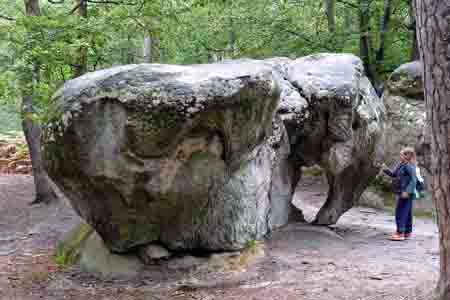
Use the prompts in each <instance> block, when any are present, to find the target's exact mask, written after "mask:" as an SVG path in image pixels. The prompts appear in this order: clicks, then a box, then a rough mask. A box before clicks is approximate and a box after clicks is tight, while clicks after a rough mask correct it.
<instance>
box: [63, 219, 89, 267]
mask: <svg viewBox="0 0 450 300" xmlns="http://www.w3.org/2000/svg"><path fill="white" fill-rule="evenodd" d="M93 231H94V230H93V229H92V227H91V226H90V225H88V224H86V223H83V224H80V225H78V226H77V227H76V228H75V229H73V230H72V231H71V232H70V233H69V234H68V236H67V237H66V238H65V239H64V240H63V241H62V242H60V244H59V245H58V247H57V249H56V254H55V262H56V263H57V264H58V265H59V266H61V267H67V266H71V265H73V264H75V263H76V262H77V261H78V259H79V258H80V254H81V249H82V248H83V246H84V243H85V241H86V240H87V238H88V237H89V236H90V235H91V234H92V233H93Z"/></svg>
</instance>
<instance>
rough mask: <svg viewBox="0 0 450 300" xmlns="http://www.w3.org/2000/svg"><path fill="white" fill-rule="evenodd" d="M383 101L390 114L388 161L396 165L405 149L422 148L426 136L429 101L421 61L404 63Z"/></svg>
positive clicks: (392, 75) (387, 136)
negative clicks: (427, 103)
mask: <svg viewBox="0 0 450 300" xmlns="http://www.w3.org/2000/svg"><path fill="white" fill-rule="evenodd" d="M383 101H384V104H385V106H386V112H387V119H386V146H385V148H386V161H387V163H388V164H390V165H393V164H394V163H395V162H396V161H398V159H399V153H400V150H401V149H402V148H404V147H407V146H410V147H414V146H416V145H418V144H419V142H420V140H421V139H422V137H424V136H425V135H424V130H425V123H426V120H425V101H424V93H423V82H422V66H421V63H420V62H418V61H415V62H411V63H407V64H404V65H402V66H400V67H399V68H398V69H396V70H395V71H394V72H393V73H392V74H391V76H390V77H389V79H388V80H387V82H386V84H385V91H384V93H383ZM422 144H423V143H422ZM422 156H423V155H422ZM423 158H425V157H423Z"/></svg>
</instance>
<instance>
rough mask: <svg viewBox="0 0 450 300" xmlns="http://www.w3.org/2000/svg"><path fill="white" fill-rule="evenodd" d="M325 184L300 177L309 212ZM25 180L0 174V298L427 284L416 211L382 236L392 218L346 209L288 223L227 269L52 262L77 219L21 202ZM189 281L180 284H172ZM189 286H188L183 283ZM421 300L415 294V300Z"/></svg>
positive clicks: (411, 292) (418, 291)
mask: <svg viewBox="0 0 450 300" xmlns="http://www.w3.org/2000/svg"><path fill="white" fill-rule="evenodd" d="M325 192H326V187H325V186H323V185H321V184H318V183H317V182H316V181H314V180H308V179H305V180H303V184H301V186H300V187H299V191H298V193H297V195H296V205H298V206H300V207H301V208H302V209H303V210H304V212H305V215H306V217H307V218H309V219H311V218H312V217H313V216H314V213H315V212H316V211H317V210H318V208H319V206H320V204H321V203H322V202H323V200H324V197H325ZM32 196H33V189H32V178H31V177H29V176H0V299H2V300H3V299H8V300H9V299H14V300H19V299H30V300H35V299H48V300H60V299H96V300H99V299H114V300H117V299H142V300H147V299H149V300H152V299H205V300H206V299H246V300H256V299H261V300H262V299H277V300H278V299H280V300H282V299H307V300H309V299H311V300H321V299H323V300H325V299H326V300H331V299H348V300H357V299H361V300H363V299H364V300H375V299H380V300H381V299H388V300H390V299H392V300H400V299H402V300H404V299H411V300H419V299H422V295H425V294H427V293H428V292H429V291H430V290H431V289H432V287H433V286H434V284H435V281H436V279H437V273H438V255H437V253H438V252H437V249H438V240H437V231H436V226H435V225H434V224H433V222H432V221H431V220H428V219H416V220H415V233H414V237H413V239H411V240H409V241H407V242H403V243H398V242H397V243H396V242H391V241H388V240H386V237H387V236H388V234H390V233H391V232H392V230H393V229H394V223H393V216H391V215H389V214H388V213H386V212H383V211H377V210H373V209H369V208H354V209H352V210H351V211H349V212H348V213H347V214H345V215H344V216H343V217H342V218H341V220H340V221H339V223H338V224H337V225H335V226H333V227H332V228H325V227H313V226H309V225H305V224H290V225H288V226H286V227H285V228H283V229H282V230H280V231H278V232H274V233H273V234H272V235H271V237H270V239H268V240H267V241H266V242H265V255H264V257H262V258H260V259H258V260H257V261H256V262H255V263H254V264H252V265H251V266H249V267H248V268H247V269H245V270H243V271H241V272H236V273H220V272H218V273H211V272H210V271H208V272H206V271H193V270H188V271H183V272H180V271H177V272H175V271H171V270H170V269H169V268H167V266H161V267H158V268H155V267H153V268H148V270H146V271H145V272H144V273H143V274H142V276H140V278H138V279H134V280H129V281H118V280H99V279H98V278H96V277H95V276H90V275H85V274H83V273H80V272H79V271H78V269H77V268H76V267H75V268H73V269H70V270H63V271H62V270H59V269H58V268H57V267H56V266H55V264H54V263H53V260H52V255H53V253H54V247H55V245H56V242H57V240H58V239H59V238H60V237H61V235H63V234H64V233H65V232H67V231H68V230H70V228H72V226H74V225H75V224H77V223H78V222H79V219H78V217H76V216H75V214H74V213H73V211H72V210H71V209H70V208H68V207H66V206H65V205H63V204H59V205H53V206H50V207H49V206H45V205H41V206H35V207H29V206H28V203H29V202H30V201H31V200H32ZM186 282H196V284H195V285H192V286H191V288H190V289H187V290H186V289H179V287H180V284H181V283H186ZM188 286H189V285H188ZM423 299H425V298H423Z"/></svg>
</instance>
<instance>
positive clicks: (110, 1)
mask: <svg viewBox="0 0 450 300" xmlns="http://www.w3.org/2000/svg"><path fill="white" fill-rule="evenodd" d="M86 2H88V3H94V4H115V5H137V4H138V3H137V2H130V3H128V2H125V1H114V0H86Z"/></svg>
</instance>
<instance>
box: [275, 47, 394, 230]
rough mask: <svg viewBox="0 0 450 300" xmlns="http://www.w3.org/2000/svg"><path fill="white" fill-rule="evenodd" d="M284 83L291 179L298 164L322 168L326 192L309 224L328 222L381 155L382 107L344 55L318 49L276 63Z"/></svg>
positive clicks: (359, 68)
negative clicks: (312, 220) (323, 200)
mask: <svg viewBox="0 0 450 300" xmlns="http://www.w3.org/2000/svg"><path fill="white" fill-rule="evenodd" d="M278 69H279V70H280V71H281V72H283V73H284V74H283V75H284V76H283V77H284V78H285V79H286V81H287V82H286V83H285V84H280V86H282V87H283V88H284V89H286V90H284V91H283V92H282V98H281V102H280V105H279V108H278V115H280V117H281V118H282V119H283V121H284V124H285V126H286V129H287V132H288V135H289V139H290V144H291V155H290V162H291V165H293V166H295V168H294V170H295V173H296V174H295V175H294V180H293V181H294V182H297V181H298V179H299V178H300V177H301V174H300V171H301V168H300V167H301V166H312V165H315V164H318V165H320V166H321V167H322V168H324V169H325V171H326V175H327V179H328V183H329V191H328V197H327V200H326V203H325V204H324V206H323V207H322V208H321V209H320V211H319V213H318V214H317V216H316V219H315V221H314V223H316V224H320V225H329V224H334V223H336V222H337V220H338V219H339V217H340V216H341V215H342V214H343V213H344V212H346V211H347V210H348V209H350V208H351V207H352V206H353V205H354V204H356V203H357V202H358V199H359V198H360V196H361V194H362V193H363V191H364V190H365V189H366V187H367V186H368V185H369V183H370V181H371V179H372V178H374V177H375V176H376V174H377V173H378V171H379V165H380V164H381V162H382V160H383V129H384V128H383V126H384V114H385V109H384V106H383V103H382V101H381V100H380V99H379V97H378V96H377V94H376V92H375V89H374V88H373V87H372V85H371V83H370V82H369V80H368V79H367V77H366V76H365V75H364V68H363V65H362V62H361V60H360V59H359V58H358V57H356V56H353V55H349V54H318V55H311V56H307V57H303V58H300V59H297V60H295V61H293V62H291V63H288V64H287V65H285V66H284V67H280V68H278Z"/></svg>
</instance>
